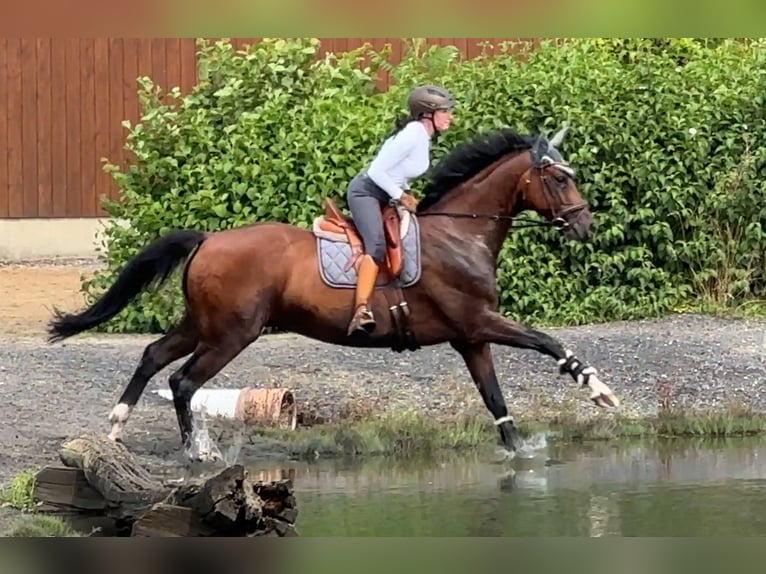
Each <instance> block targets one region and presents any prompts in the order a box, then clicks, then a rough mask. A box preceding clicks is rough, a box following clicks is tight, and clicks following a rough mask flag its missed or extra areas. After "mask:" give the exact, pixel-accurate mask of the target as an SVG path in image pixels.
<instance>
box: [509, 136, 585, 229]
mask: <svg viewBox="0 0 766 574" xmlns="http://www.w3.org/2000/svg"><path fill="white" fill-rule="evenodd" d="M566 131H567V128H563V129H562V130H560V131H559V132H558V133H557V134H556V135H555V136H553V138H551V139H550V140H548V139H547V138H546V137H545V136H542V135H541V136H539V137H538V138H537V141H536V142H535V143H534V145H533V146H532V149H530V150H529V153H530V156H531V158H532V165H531V166H530V168H529V169H528V170H527V171H526V172H525V173H524V174H523V175H522V177H521V178H520V179H519V184H518V192H519V193H520V198H521V205H520V207H521V208H522V209H531V210H533V211H536V212H537V213H539V214H540V215H542V216H543V217H544V218H546V219H547V220H549V221H552V222H553V223H554V224H556V225H558V226H559V227H560V228H561V229H562V230H563V232H564V233H565V234H566V235H568V236H570V237H576V238H577V239H580V240H582V241H585V240H587V239H590V237H591V236H592V235H593V233H594V232H595V224H594V222H593V216H592V215H591V212H590V206H589V205H588V202H587V201H585V200H584V199H583V197H582V195H580V192H579V191H578V190H577V186H576V185H575V181H574V176H575V172H574V169H572V168H571V167H570V166H569V164H568V163H567V162H566V161H565V160H564V158H563V157H561V153H560V152H559V150H558V149H557V148H558V146H560V145H561V142H562V141H563V139H564V134H565V133H566Z"/></svg>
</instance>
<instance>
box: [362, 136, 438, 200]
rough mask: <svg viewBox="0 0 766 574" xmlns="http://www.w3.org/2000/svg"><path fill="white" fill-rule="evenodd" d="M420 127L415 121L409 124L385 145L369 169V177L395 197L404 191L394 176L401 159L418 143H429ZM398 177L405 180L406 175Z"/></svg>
mask: <svg viewBox="0 0 766 574" xmlns="http://www.w3.org/2000/svg"><path fill="white" fill-rule="evenodd" d="M418 129H421V128H420V126H419V125H417V124H416V123H415V122H412V123H409V124H407V125H406V126H405V127H404V128H403V129H402V131H400V132H399V133H398V134H396V136H395V137H393V138H391V139H390V140H388V141H387V142H386V143H385V144H384V145H383V147H382V148H381V150H380V152H379V153H378V155H377V156H376V157H375V159H374V160H373V161H372V163H371V164H370V167H369V168H368V169H367V175H368V176H369V178H370V179H371V180H372V181H373V182H375V184H377V185H378V186H379V187H380V188H381V189H383V190H384V191H385V192H386V193H387V194H388V195H390V196H391V197H392V198H394V199H399V198H400V197H401V196H402V192H403V189H402V188H401V187H399V184H397V183H396V181H394V179H393V177H392V176H395V175H396V170H398V169H400V164H401V161H402V160H403V159H404V158H405V157H407V156H408V155H409V154H410V153H411V152H412V151H413V150H414V149H415V146H416V145H422V143H425V144H426V145H428V141H427V139H423V138H422V137H419V135H420V134H419V133H418ZM397 179H399V180H400V181H402V182H404V177H400V178H397ZM403 185H404V184H403Z"/></svg>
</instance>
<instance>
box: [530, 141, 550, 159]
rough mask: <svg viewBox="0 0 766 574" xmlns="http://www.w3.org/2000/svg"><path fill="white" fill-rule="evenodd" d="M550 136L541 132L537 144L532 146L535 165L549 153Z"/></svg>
mask: <svg viewBox="0 0 766 574" xmlns="http://www.w3.org/2000/svg"><path fill="white" fill-rule="evenodd" d="M548 145H549V144H548V138H546V137H545V136H544V135H542V134H540V135H539V136H537V140H536V141H535V144H534V145H533V146H532V149H531V153H532V161H533V163H534V164H535V165H539V164H540V162H541V161H542V160H543V156H544V155H545V154H546V153H548Z"/></svg>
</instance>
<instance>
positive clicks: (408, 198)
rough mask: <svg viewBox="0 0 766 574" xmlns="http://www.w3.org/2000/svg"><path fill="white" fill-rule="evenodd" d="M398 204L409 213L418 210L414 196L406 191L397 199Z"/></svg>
mask: <svg viewBox="0 0 766 574" xmlns="http://www.w3.org/2000/svg"><path fill="white" fill-rule="evenodd" d="M399 203H400V204H401V205H402V206H403V207H404V208H405V209H407V210H409V211H416V210H417V208H418V200H417V199H416V198H415V196H414V195H411V194H409V193H407V192H406V191H405V192H404V193H403V194H402V196H401V197H400V198H399Z"/></svg>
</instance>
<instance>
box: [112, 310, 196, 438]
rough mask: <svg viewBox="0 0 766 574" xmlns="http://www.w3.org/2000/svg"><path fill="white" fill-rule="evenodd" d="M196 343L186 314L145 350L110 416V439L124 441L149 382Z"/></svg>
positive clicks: (192, 328)
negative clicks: (123, 437)
mask: <svg viewBox="0 0 766 574" xmlns="http://www.w3.org/2000/svg"><path fill="white" fill-rule="evenodd" d="M197 342H198V337H197V332H196V330H195V329H194V324H193V322H192V321H191V320H190V318H189V316H188V315H186V316H184V318H183V319H182V320H181V322H180V323H179V324H178V325H177V326H176V327H175V328H174V329H173V330H171V331H170V332H169V333H168V334H166V335H165V336H164V337H162V338H160V339H158V340H156V341H155V342H153V343H151V344H150V345H148V346H147V347H146V349H144V353H143V356H142V357H141V362H140V363H139V364H138V367H137V368H136V370H135V371H134V373H133V377H132V378H131V379H130V382H129V383H128V386H127V387H126V388H125V390H124V391H123V393H122V396H121V397H120V399H119V401H117V405H116V406H115V407H114V408H113V409H112V412H111V414H110V415H109V422H111V423H112V432H110V433H109V438H110V439H112V440H115V441H119V440H121V439H122V433H123V431H124V429H125V423H126V422H127V421H128V418H129V417H130V413H131V412H132V411H133V408H134V407H135V406H136V403H137V402H138V399H139V398H140V397H141V394H142V393H143V392H144V389H145V388H146V385H147V383H148V382H149V380H150V379H151V378H152V377H153V376H154V375H156V374H157V373H158V372H160V371H161V370H162V369H164V368H165V367H167V366H168V365H169V364H170V363H172V362H173V361H176V360H178V359H180V358H181V357H185V356H186V355H188V354H189V353H191V352H192V351H194V349H195V347H196V346H197Z"/></svg>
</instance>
